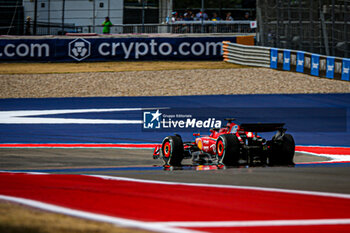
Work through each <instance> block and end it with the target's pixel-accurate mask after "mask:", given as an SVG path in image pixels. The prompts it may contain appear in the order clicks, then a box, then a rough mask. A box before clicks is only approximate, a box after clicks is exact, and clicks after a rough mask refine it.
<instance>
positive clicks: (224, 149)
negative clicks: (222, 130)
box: [216, 134, 240, 166]
mask: <svg viewBox="0 0 350 233" xmlns="http://www.w3.org/2000/svg"><path fill="white" fill-rule="evenodd" d="M216 154H217V157H218V164H219V165H221V164H224V165H226V166H234V165H238V160H239V156H240V143H239V140H238V138H237V137H236V135H233V134H223V135H221V136H220V137H219V138H218V140H217V142H216Z"/></svg>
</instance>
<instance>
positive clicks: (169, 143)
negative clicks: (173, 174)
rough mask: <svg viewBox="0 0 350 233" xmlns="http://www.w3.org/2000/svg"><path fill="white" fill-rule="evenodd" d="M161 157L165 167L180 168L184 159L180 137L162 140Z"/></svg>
mask: <svg viewBox="0 0 350 233" xmlns="http://www.w3.org/2000/svg"><path fill="white" fill-rule="evenodd" d="M162 155H163V160H164V162H165V165H171V166H180V165H181V162H182V160H183V158H184V147H183V142H182V139H181V137H179V136H168V137H166V138H164V140H163V143H162Z"/></svg>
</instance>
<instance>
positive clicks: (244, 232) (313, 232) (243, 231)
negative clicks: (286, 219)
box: [187, 225, 350, 233]
mask: <svg viewBox="0 0 350 233" xmlns="http://www.w3.org/2000/svg"><path fill="white" fill-rule="evenodd" d="M187 229H191V230H198V231H206V232H215V233H232V232H237V233H281V232H283V233H302V232H305V233H306V232H307V233H334V232H336V233H349V231H350V226H349V225H322V226H317V225H313V226H283V227H281V226H275V227H222V228H219V227H216V228H201V227H199V228H194V227H193V228H187Z"/></svg>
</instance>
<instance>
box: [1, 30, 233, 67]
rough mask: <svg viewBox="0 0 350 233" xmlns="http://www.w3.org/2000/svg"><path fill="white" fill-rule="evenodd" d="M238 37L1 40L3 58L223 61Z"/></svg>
mask: <svg viewBox="0 0 350 233" xmlns="http://www.w3.org/2000/svg"><path fill="white" fill-rule="evenodd" d="M225 40H229V41H233V42H235V41H236V37H232V36H231V37H155V38H73V39H57V38H55V39H15V40H14V39H1V40H0V61H30V62H35V61H37V62H48V61H51V62H56V61H58V62H77V61H78V62H79V61H124V60H221V59H222V41H225Z"/></svg>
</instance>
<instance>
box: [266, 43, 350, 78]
mask: <svg viewBox="0 0 350 233" xmlns="http://www.w3.org/2000/svg"><path fill="white" fill-rule="evenodd" d="M270 68H272V69H279V70H285V71H295V72H299V73H305V74H310V75H313V76H317V77H326V78H329V79H337V80H343V81H350V59H349V58H339V57H330V56H324V55H319V54H311V53H307V52H303V51H291V50H288V49H276V48H271V50H270Z"/></svg>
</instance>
